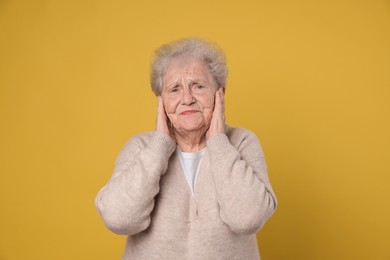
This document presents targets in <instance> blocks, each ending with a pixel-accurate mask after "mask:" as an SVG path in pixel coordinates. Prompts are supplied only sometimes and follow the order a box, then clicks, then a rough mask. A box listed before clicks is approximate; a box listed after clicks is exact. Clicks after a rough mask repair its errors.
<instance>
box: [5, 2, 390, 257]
mask: <svg viewBox="0 0 390 260" xmlns="http://www.w3.org/2000/svg"><path fill="white" fill-rule="evenodd" d="M184 36H200V37H204V38H207V39H210V40H212V41H215V42H217V43H218V44H219V45H220V46H221V47H222V48H223V49H224V50H225V51H226V54H227V58H228V64H229V69H230V74H229V78H228V85H227V94H226V103H227V122H228V123H229V124H230V125H233V126H241V127H245V128H248V129H251V130H252V131H254V132H255V133H256V134H257V135H258V136H259V138H260V140H261V142H262V145H263V148H264V150H265V153H266V159H267V162H268V167H269V175H270V178H271V182H272V184H273V187H274V189H275V192H276V194H277V196H278V199H279V208H278V210H277V212H276V214H275V215H274V216H273V217H272V218H271V219H270V220H269V222H268V223H267V224H266V226H265V227H264V228H263V230H262V231H261V232H260V233H259V234H258V237H259V247H260V250H261V255H262V258H263V259H265V260H284V259H299V260H301V259H302V260H306V259H307V260H311V259H315V260H316V259H319V260H321V259H370V260H371V259H375V260H376V259H387V260H388V259H390V249H389V245H390V223H389V222H390V152H389V149H390V148H389V147H390V138H389V136H390V2H389V1H388V0H366V1H363V0H360V1H359V0H355V1H352V0H351V1H347V0H331V1H304V0H297V1H294V0H293V1H289V0H279V1H263V0H241V1H222V0H220V1H210V0H201V1H199V0H198V1H194V0H191V1H178V0H166V1H150V0H149V1H148V0H146V1H132V0H130V1H124V0H123V1H121V0H115V1H96V0H89V1H80V0H77V1H76V0H72V1H69V0H68V1H55V0H46V1H43V0H40V1H27V0H25V1H16V0H15V1H8V0H2V1H0V120H1V121H0V122H1V127H0V141H1V143H0V162H1V164H0V174H1V175H0V259H1V260H14V259H30V260H32V259H37V260H41V259H119V258H120V256H121V254H122V251H123V248H124V241H125V238H124V237H121V236H117V235H114V234H112V233H110V231H108V229H106V228H105V227H104V225H103V222H102V221H101V219H100V217H99V216H98V213H97V212H96V210H95V208H94V197H95V195H96V193H97V191H98V190H99V189H100V188H101V187H102V186H103V185H104V184H105V183H106V181H107V180H108V178H109V177H110V175H111V173H112V170H113V165H114V161H115V158H116V156H117V154H118V152H119V151H120V149H121V147H122V145H123V144H124V143H125V142H126V140H127V139H128V138H130V137H131V136H133V135H134V134H137V133H140V132H144V131H147V130H150V129H154V123H155V115H156V98H155V97H154V95H153V94H152V92H151V90H150V87H149V61H150V58H151V56H152V53H153V51H154V49H155V48H156V47H158V46H159V45H161V44H162V43H165V42H168V41H171V40H173V39H176V38H180V37H184Z"/></svg>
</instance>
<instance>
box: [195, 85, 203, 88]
mask: <svg viewBox="0 0 390 260" xmlns="http://www.w3.org/2000/svg"><path fill="white" fill-rule="evenodd" d="M196 88H197V89H203V88H205V86H203V85H196Z"/></svg>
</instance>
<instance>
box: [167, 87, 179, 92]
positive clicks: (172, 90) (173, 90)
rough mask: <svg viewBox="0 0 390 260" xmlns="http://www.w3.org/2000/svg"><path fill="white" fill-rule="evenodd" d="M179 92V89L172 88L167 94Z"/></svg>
mask: <svg viewBox="0 0 390 260" xmlns="http://www.w3.org/2000/svg"><path fill="white" fill-rule="evenodd" d="M178 91H179V89H178V88H172V89H171V90H170V91H169V92H171V93H175V92H178Z"/></svg>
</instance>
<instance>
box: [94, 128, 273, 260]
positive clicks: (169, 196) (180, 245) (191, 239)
mask: <svg viewBox="0 0 390 260" xmlns="http://www.w3.org/2000/svg"><path fill="white" fill-rule="evenodd" d="M175 148H176V147H175V143H174V142H173V141H172V140H171V139H170V137H169V136H167V135H165V134H163V133H160V132H156V131H153V132H148V133H144V134H141V135H137V136H135V137H133V138H132V139H130V141H129V142H128V143H127V144H126V145H125V147H124V148H123V149H122V151H121V153H120V154H119V156H118V158H117V162H116V165H115V171H114V174H113V176H112V178H111V179H110V180H109V182H108V183H107V184H106V185H105V186H104V187H103V188H102V189H101V190H100V192H99V193H98V195H97V197H96V207H97V209H98V211H99V213H100V215H101V216H102V218H103V220H104V223H105V224H106V226H107V227H108V228H109V229H110V230H112V231H113V232H115V233H117V234H123V235H128V238H127V243H126V248H125V253H124V256H123V259H259V258H260V256H259V252H258V246H257V240H256V232H257V231H258V230H259V229H260V228H261V227H262V226H263V224H264V223H265V221H266V220H267V219H268V218H269V217H270V216H271V215H272V213H273V212H274V210H275V208H276V205H277V200H276V197H275V194H274V192H273V191H272V187H271V184H270V182H269V179H268V175H267V168H266V164H265V161H264V156H263V152H262V149H261V146H260V144H259V142H258V140H257V138H256V136H255V135H254V134H253V133H252V132H250V131H248V130H245V129H242V128H230V127H227V130H226V134H221V135H218V136H215V137H212V138H210V139H209V140H208V141H207V148H206V152H205V154H204V156H203V159H202V161H201V165H200V170H199V172H198V176H197V180H196V184H195V190H194V195H192V193H191V190H190V187H189V186H188V184H187V181H186V178H185V176H184V174H183V172H182V168H181V164H180V160H179V158H178V156H177V153H174V150H175Z"/></svg>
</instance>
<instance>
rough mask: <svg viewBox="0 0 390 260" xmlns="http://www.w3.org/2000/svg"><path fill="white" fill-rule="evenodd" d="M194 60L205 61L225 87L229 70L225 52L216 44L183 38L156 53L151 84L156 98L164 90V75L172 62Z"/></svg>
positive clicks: (221, 85)
mask: <svg viewBox="0 0 390 260" xmlns="http://www.w3.org/2000/svg"><path fill="white" fill-rule="evenodd" d="M187 57H190V58H194V59H196V60H200V61H203V62H204V63H205V64H206V65H207V66H208V68H209V71H210V73H211V75H213V78H214V80H215V82H216V83H217V88H220V87H225V84H226V78H227V74H228V69H227V65H226V59H225V55H224V53H223V51H222V50H221V49H220V48H219V47H218V46H217V45H215V44H214V43H211V42H208V41H206V40H203V39H199V38H183V39H179V40H176V41H173V42H170V43H167V44H164V45H162V46H161V47H159V48H158V49H157V50H156V51H155V55H154V58H153V60H152V64H151V75H150V83H151V86H152V90H153V92H154V93H155V94H156V96H159V95H161V92H162V90H163V82H164V75H165V72H166V70H167V68H168V67H169V64H170V63H171V61H172V60H174V59H177V58H187Z"/></svg>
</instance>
